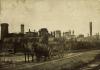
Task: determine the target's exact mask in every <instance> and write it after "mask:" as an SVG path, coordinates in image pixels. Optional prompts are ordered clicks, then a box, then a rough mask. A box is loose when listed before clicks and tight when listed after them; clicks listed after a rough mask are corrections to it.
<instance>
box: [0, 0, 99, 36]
mask: <svg viewBox="0 0 100 70" xmlns="http://www.w3.org/2000/svg"><path fill="white" fill-rule="evenodd" d="M90 21H92V22H93V33H94V34H95V33H96V32H100V0H1V14H0V22H1V23H2V22H3V23H5V22H6V23H9V32H20V24H25V31H28V29H29V28H30V29H31V31H33V30H34V29H36V30H39V29H40V28H48V30H49V31H53V30H61V31H69V30H75V34H85V35H87V34H88V33H89V22H90Z"/></svg>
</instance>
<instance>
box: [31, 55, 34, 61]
mask: <svg viewBox="0 0 100 70" xmlns="http://www.w3.org/2000/svg"><path fill="white" fill-rule="evenodd" d="M31 56H32V62H33V61H34V55H33V54H32V55H31Z"/></svg>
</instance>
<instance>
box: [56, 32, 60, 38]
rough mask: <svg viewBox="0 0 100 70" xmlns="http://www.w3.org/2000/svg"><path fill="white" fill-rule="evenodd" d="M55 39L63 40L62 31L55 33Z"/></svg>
mask: <svg viewBox="0 0 100 70" xmlns="http://www.w3.org/2000/svg"><path fill="white" fill-rule="evenodd" d="M55 38H61V31H60V30H56V31H55Z"/></svg>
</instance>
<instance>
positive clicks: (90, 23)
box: [89, 22, 92, 36]
mask: <svg viewBox="0 0 100 70" xmlns="http://www.w3.org/2000/svg"><path fill="white" fill-rule="evenodd" d="M89 24H90V36H92V22H90V23H89Z"/></svg>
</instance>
